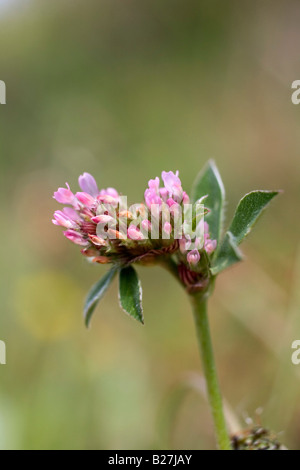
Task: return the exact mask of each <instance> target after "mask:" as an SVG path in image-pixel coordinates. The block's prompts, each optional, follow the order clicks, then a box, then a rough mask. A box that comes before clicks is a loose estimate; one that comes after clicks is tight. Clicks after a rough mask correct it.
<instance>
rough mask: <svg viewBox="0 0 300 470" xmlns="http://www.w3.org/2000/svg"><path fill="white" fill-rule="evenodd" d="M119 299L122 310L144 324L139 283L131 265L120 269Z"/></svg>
mask: <svg viewBox="0 0 300 470" xmlns="http://www.w3.org/2000/svg"><path fill="white" fill-rule="evenodd" d="M119 299H120V305H121V307H122V309H123V310H124V312H125V313H127V314H128V315H130V316H131V317H133V318H135V320H138V321H139V322H141V323H143V324H144V317H143V308H142V288H141V283H140V281H139V278H138V276H137V273H136V271H135V269H134V268H133V267H132V266H128V267H126V268H123V269H121V271H120V278H119Z"/></svg>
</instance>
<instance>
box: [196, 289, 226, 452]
mask: <svg viewBox="0 0 300 470" xmlns="http://www.w3.org/2000/svg"><path fill="white" fill-rule="evenodd" d="M192 304H193V309H194V318H195V324H196V330H197V337H198V343H199V348H200V352H201V357H202V363H203V369H204V374H205V379H206V386H207V393H208V400H209V403H210V406H211V410H212V415H213V420H214V426H215V433H216V438H217V443H218V447H219V449H220V450H232V448H231V444H230V439H229V436H228V432H227V428H226V422H225V417H224V413H223V403H222V396H221V392H220V388H219V383H218V378H217V371H216V365H215V360H214V354H213V348H212V342H211V337H210V330H209V323H208V317H207V300H206V299H203V297H200V296H197V295H194V296H192Z"/></svg>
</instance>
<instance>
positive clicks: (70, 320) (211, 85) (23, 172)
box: [0, 0, 300, 449]
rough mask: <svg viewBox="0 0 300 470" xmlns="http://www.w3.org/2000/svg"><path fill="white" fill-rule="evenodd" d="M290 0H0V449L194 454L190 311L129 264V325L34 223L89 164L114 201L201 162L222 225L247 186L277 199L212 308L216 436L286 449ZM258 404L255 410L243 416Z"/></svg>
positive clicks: (292, 303)
mask: <svg viewBox="0 0 300 470" xmlns="http://www.w3.org/2000/svg"><path fill="white" fill-rule="evenodd" d="M299 22H300V5H299V2H298V1H297V0H295V1H292V0H286V1H284V2H283V1H274V0H272V1H267V0H266V1H261V0H251V1H249V2H248V1H245V2H240V1H238V0H236V1H234V0H230V1H227V2H224V1H214V0H206V1H205V0H204V1H201V2H199V1H198V0H184V1H183V0H172V1H171V0H168V1H165V2H162V1H161V0H145V1H142V2H141V1H139V0H76V1H75V0H72V1H70V0H51V2H49V1H45V0H36V1H34V0H27V1H25V0H19V1H17V0H15V1H13V0H7V1H5V0H0V79H1V80H4V81H5V82H6V85H7V105H6V106H0V165H1V172H0V179H1V185H0V191H1V201H2V203H1V206H0V215H1V232H0V233H1V248H0V250H1V258H0V259H1V277H0V294H1V309H0V311H1V315H0V339H1V340H4V341H5V342H6V345H7V365H6V366H0V382H1V385H0V448H1V449H65V448H68V449H76V448H82V449H90V448H99V449H166V448H168V449H170V448H171V449H172V448H173V449H191V448H193V449H210V448H214V445H215V444H214V438H213V430H212V424H211V419H210V414H209V411H208V408H207V405H206V403H205V399H204V398H203V395H202V394H201V386H202V383H201V363H200V359H199V357H198V351H197V344H196V340H195V334H194V329H193V321H192V315H191V310H190V306H189V304H188V302H187V300H186V297H185V294H184V292H183V291H181V290H179V289H178V288H177V285H176V283H175V281H173V279H171V278H170V276H169V275H168V274H167V273H165V272H163V271H162V270H160V269H158V268H151V269H146V270H145V269H143V268H141V269H139V274H140V276H141V279H142V284H143V287H144V313H145V319H146V325H145V327H141V326H140V325H139V324H138V323H136V322H134V321H132V320H131V319H130V318H128V317H127V316H126V315H124V314H123V313H122V312H121V310H120V308H119V306H118V300H117V285H116V284H115V285H114V286H113V287H112V288H111V289H110V291H109V293H108V294H107V295H106V297H105V299H104V300H103V301H102V303H101V305H100V306H99V308H98V309H97V312H96V315H95V317H94V321H93V325H92V328H91V329H90V330H89V331H87V330H86V329H85V328H84V326H83V320H82V305H83V301H84V297H85V295H86V292H87V290H88V289H89V288H90V286H91V285H92V284H93V283H94V282H95V281H97V280H98V279H99V278H100V276H102V274H103V273H104V272H105V269H104V268H102V267H99V266H91V265H89V264H87V263H86V261H85V259H84V258H83V257H82V256H81V255H80V253H79V250H78V249H77V248H76V247H75V246H73V245H72V244H71V243H69V242H68V241H67V240H66V239H64V237H63V236H62V234H61V231H60V230H59V229H58V228H57V227H55V226H53V225H52V224H51V218H52V212H53V211H54V210H55V209H56V208H57V204H56V202H55V201H54V200H53V199H52V194H53V191H54V190H56V188H57V187H58V186H63V185H64V183H65V181H68V182H69V183H70V184H71V187H73V188H74V189H77V178H78V175H79V174H81V173H82V172H84V171H89V172H91V173H92V174H94V175H95V177H96V178H97V180H98V182H99V185H100V186H103V187H107V186H115V187H117V188H118V189H119V190H120V191H121V192H122V193H123V194H127V195H128V197H129V199H130V200H131V201H132V202H135V201H138V200H140V199H141V198H142V195H143V192H144V189H145V187H146V184H147V181H148V179H149V178H151V177H155V176H156V175H159V174H160V172H161V171H162V170H168V169H172V170H176V169H178V170H179V171H180V175H181V178H182V181H183V185H184V188H186V189H187V190H188V189H189V188H190V187H191V185H192V182H193V179H194V177H195V176H196V174H197V173H198V171H199V170H200V169H201V167H202V166H203V164H204V163H205V162H206V160H207V159H208V158H214V159H215V160H216V162H217V164H218V166H219V168H220V171H221V173H222V175H223V178H224V183H225V185H226V188H227V200H228V209H227V214H228V218H229V219H230V217H231V216H232V213H233V211H234V208H235V206H236V204H237V202H238V200H239V198H240V197H241V196H242V195H243V194H244V193H246V192H248V191H250V190H252V189H278V188H280V189H283V190H284V194H283V195H282V196H280V198H278V199H277V200H276V201H275V202H274V203H273V204H272V207H271V209H269V210H268V211H267V212H266V214H265V215H264V217H263V219H262V220H261V221H260V222H259V223H258V225H257V227H256V230H255V231H254V232H253V234H252V235H251V237H249V240H247V242H246V244H245V246H244V252H245V254H246V255H247V262H245V263H243V264H240V265H239V266H237V267H234V268H232V269H231V270H230V271H228V272H226V273H225V274H223V275H222V276H221V277H220V278H219V280H218V283H217V288H216V293H215V296H214V299H213V300H212V302H211V306H210V308H211V312H210V317H211V323H212V332H213V339H214V343H215V349H216V357H217V363H218V368H219V375H220V381H221V384H222V389H223V391H224V395H225V397H226V400H227V402H228V407H230V409H231V414H232V419H231V422H232V424H233V423H234V421H237V420H238V421H240V426H242V427H245V426H247V425H248V424H249V423H250V419H252V420H253V421H254V422H255V423H256V422H262V424H263V425H264V426H266V427H268V428H271V429H273V430H274V431H276V432H278V433H279V436H280V439H281V441H282V442H283V443H284V444H285V445H287V446H288V447H290V448H294V449H299V448H300V428H299V423H300V381H299V378H300V366H298V367H297V366H294V365H292V363H291V353H292V350H291V343H292V341H293V340H295V339H300V310H299V306H300V305H299V304H300V301H299V279H300V252H299V251H298V246H297V245H298V240H299V202H300V193H299V169H300V163H299V154H300V133H299V125H300V106H299V107H297V106H295V105H293V104H292V102H291V83H292V82H293V81H294V80H296V79H300V56H299V47H300V30H299ZM257 409H259V410H257Z"/></svg>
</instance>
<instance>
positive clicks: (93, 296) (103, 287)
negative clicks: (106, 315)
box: [84, 267, 117, 327]
mask: <svg viewBox="0 0 300 470" xmlns="http://www.w3.org/2000/svg"><path fill="white" fill-rule="evenodd" d="M116 273H117V268H116V267H113V268H112V269H111V270H110V271H108V273H106V274H105V276H103V277H102V278H101V279H100V281H98V282H97V283H96V284H95V285H94V286H93V287H92V289H91V290H90V292H89V294H88V296H87V299H86V301H85V306H84V319H85V324H86V326H87V327H88V326H89V324H90V322H91V319H92V315H93V313H94V310H95V308H96V307H97V305H98V303H99V301H100V300H101V299H102V297H103V295H104V294H105V292H106V291H107V289H108V288H109V286H110V284H111V283H112V281H113V279H114V277H115V275H116Z"/></svg>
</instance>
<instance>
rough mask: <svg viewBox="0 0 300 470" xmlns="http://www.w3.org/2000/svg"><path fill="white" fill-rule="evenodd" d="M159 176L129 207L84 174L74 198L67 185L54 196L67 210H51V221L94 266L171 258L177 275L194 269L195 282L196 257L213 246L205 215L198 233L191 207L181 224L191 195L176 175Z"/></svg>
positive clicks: (199, 268) (199, 272) (198, 273)
mask: <svg viewBox="0 0 300 470" xmlns="http://www.w3.org/2000/svg"><path fill="white" fill-rule="evenodd" d="M161 176H162V183H161V180H160V178H159V177H155V178H153V179H150V180H149V182H148V187H147V188H146V190H145V193H144V201H142V202H140V203H138V204H134V205H132V206H131V207H129V208H128V207H127V198H124V197H123V196H121V195H120V194H119V193H118V191H117V190H116V189H115V188H112V187H108V188H106V189H99V188H98V185H97V183H96V180H95V178H94V177H93V176H92V175H90V174H89V173H83V175H81V176H80V177H79V180H78V182H79V187H80V189H81V191H79V192H77V193H75V194H74V193H73V192H72V191H71V190H70V186H69V185H68V184H66V188H59V189H58V190H57V191H56V192H55V193H54V198H55V199H56V201H57V202H59V203H61V204H65V205H67V207H65V208H64V209H63V210H59V211H55V213H54V218H53V223H54V224H55V225H60V226H62V227H64V228H66V229H67V230H65V231H64V235H65V237H66V238H67V239H68V240H70V241H72V242H73V243H75V244H76V245H80V246H82V250H81V252H82V254H83V255H85V256H86V257H88V258H90V259H91V261H93V262H97V263H100V264H104V263H112V264H113V265H117V266H126V265H129V264H132V263H134V262H138V263H141V264H146V263H149V262H152V263H155V262H160V261H161V260H163V259H165V258H167V257H172V258H173V259H174V260H175V261H176V264H177V266H178V270H179V272H182V271H183V270H185V271H187V272H188V271H193V273H194V274H193V276H192V280H193V284H197V280H199V279H200V278H201V277H202V276H203V272H202V271H203V267H202V266H201V265H200V259H201V253H202V252H206V254H207V255H211V254H212V253H213V252H214V251H215V250H216V247H217V242H216V240H211V239H210V237H209V226H208V224H207V222H204V219H203V217H204V214H205V211H203V212H202V214H201V217H200V222H201V220H202V219H203V223H202V235H201V233H200V232H199V233H200V235H199V236H198V235H197V233H194V232H195V220H193V217H195V213H194V212H195V210H194V209H195V207H191V208H190V214H189V215H190V219H189V221H186V220H185V217H186V213H187V212H188V211H186V207H188V206H189V205H190V197H189V195H188V194H187V193H186V192H185V191H183V189H182V184H181V180H180V178H179V172H178V171H176V172H175V173H174V172H173V171H168V172H166V171H163V172H162V175H161ZM196 232H197V231H196ZM180 266H181V267H180ZM179 267H180V268H179ZM187 277H188V276H187Z"/></svg>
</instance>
